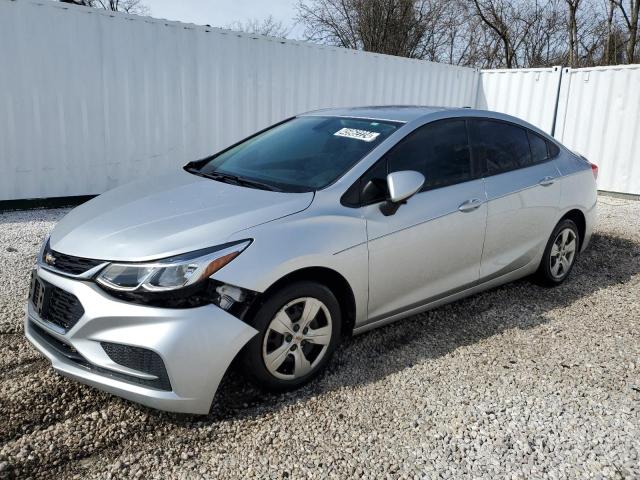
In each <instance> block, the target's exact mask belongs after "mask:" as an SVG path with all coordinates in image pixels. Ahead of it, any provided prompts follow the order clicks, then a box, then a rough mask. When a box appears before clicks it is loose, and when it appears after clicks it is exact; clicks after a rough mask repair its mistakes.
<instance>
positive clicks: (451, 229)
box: [363, 119, 487, 321]
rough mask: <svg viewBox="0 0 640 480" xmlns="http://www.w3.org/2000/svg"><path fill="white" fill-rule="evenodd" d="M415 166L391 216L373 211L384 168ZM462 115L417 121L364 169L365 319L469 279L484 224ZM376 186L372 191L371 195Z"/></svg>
mask: <svg viewBox="0 0 640 480" xmlns="http://www.w3.org/2000/svg"><path fill="white" fill-rule="evenodd" d="M403 170H415V171H419V172H420V173H422V174H423V175H424V176H425V178H426V182H425V185H424V188H423V190H422V191H421V192H419V193H417V194H416V195H414V196H413V197H411V198H410V199H409V200H408V201H407V203H406V204H405V205H402V206H400V208H399V209H398V210H397V211H396V212H395V213H394V214H393V215H391V216H385V215H384V214H383V213H382V212H381V210H380V205H381V201H382V200H383V199H384V195H381V192H382V191H383V190H384V188H385V185H386V183H385V177H386V175H387V173H391V172H396V171H403ZM477 173H478V172H477V171H476V169H475V168H474V166H473V163H472V160H471V155H470V150H469V145H468V139H467V130H466V124H465V120H464V119H450V120H440V121H437V122H433V123H429V124H426V125H425V126H423V127H419V128H418V129H416V130H415V131H414V132H412V133H411V134H409V135H408V136H407V137H406V138H405V139H403V140H401V141H400V142H399V143H398V144H397V145H396V146H395V147H394V148H393V149H392V150H390V151H389V153H387V155H386V156H385V157H384V158H383V159H381V161H380V162H379V163H378V164H377V165H376V166H375V167H374V168H373V169H372V170H371V171H370V172H369V174H368V175H369V177H368V178H365V179H363V180H364V182H365V188H364V192H365V197H366V195H371V196H370V197H369V198H365V203H369V205H368V206H365V207H364V209H365V211H364V216H365V219H366V221H367V235H368V240H369V241H368V246H369V318H370V320H372V321H375V320H376V319H378V318H383V317H388V316H392V315H394V314H396V313H400V312H402V311H404V310H407V309H410V308H413V307H418V306H420V305H422V304H424V303H426V302H427V300H429V299H434V298H436V297H440V296H446V295H447V294H449V293H452V292H453V291H455V290H459V289H461V288H463V287H464V286H465V285H469V284H471V283H473V282H475V281H477V279H478V277H479V268H480V259H481V255H482V242H483V239H484V231H485V222H486V213H487V210H486V204H485V201H484V199H485V192H484V186H483V181H482V179H478V178H477ZM376 192H377V195H378V196H377V197H376Z"/></svg>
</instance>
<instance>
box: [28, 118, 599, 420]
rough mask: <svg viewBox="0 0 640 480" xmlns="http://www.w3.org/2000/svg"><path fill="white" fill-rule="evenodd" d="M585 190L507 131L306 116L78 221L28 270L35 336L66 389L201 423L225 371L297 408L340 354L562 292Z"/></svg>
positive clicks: (567, 167)
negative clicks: (526, 290) (406, 322)
mask: <svg viewBox="0 0 640 480" xmlns="http://www.w3.org/2000/svg"><path fill="white" fill-rule="evenodd" d="M596 176H597V167H596V166H595V165H593V164H591V163H589V162H588V161H587V160H586V159H584V158H583V157H581V156H579V155H576V154H574V153H572V152H570V151H569V150H567V149H566V148H565V147H563V146H562V145H561V144H559V143H558V142H557V141H556V140H555V139H554V138H552V137H550V136H548V135H547V134H545V133H544V132H542V131H540V130H538V129H537V128H535V127H533V126H532V125H529V124H527V123H525V122H523V121H521V120H518V119H517V118H513V117H510V116H507V115H502V114H498V113H492V112H487V111H478V110H470V109H445V108H428V107H365V108H349V109H334V110H323V111H316V112H311V113H307V114H303V115H299V116H296V117H294V118H290V119H287V120H285V121H283V122H280V123H278V124H276V125H274V126H272V127H270V128H267V129H266V130H263V131H261V132H258V133H256V134H255V135H253V136H251V137H249V138H247V139H245V140H243V141H241V142H239V143H237V144H235V145H232V146H231V147H229V148H227V149H225V150H223V151H221V152H219V153H217V154H215V155H212V156H210V157H207V158H204V159H201V160H198V161H193V162H191V163H189V164H187V165H186V166H184V167H183V168H176V169H175V170H174V171H170V172H168V173H166V174H164V175H161V176H158V177H156V178H145V179H143V180H139V181H136V182H133V183H130V184H128V185H125V186H121V187H119V188H116V189H114V190H111V191H109V192H107V193H104V194H103V195H100V196H99V197H97V198H95V199H93V200H91V201H89V202H87V203H85V204H84V205H82V206H80V207H78V208H76V209H75V210H73V211H72V212H70V213H69V214H68V215H67V216H66V217H64V218H63V219H62V220H61V221H60V222H59V223H58V224H57V225H56V227H55V228H54V230H53V231H52V233H51V235H50V237H48V238H47V239H46V241H45V243H44V244H43V246H42V249H41V252H40V253H39V255H38V258H37V264H36V266H35V268H34V270H33V274H32V278H31V290H30V294H29V301H28V308H27V310H28V314H27V318H26V322H25V330H26V335H27V337H28V338H29V340H30V341H31V342H32V343H33V344H34V345H35V346H36V347H37V348H38V349H39V350H40V351H42V353H43V354H44V355H46V356H47V357H48V358H49V360H50V361H51V363H52V364H53V368H54V369H55V370H56V371H58V372H59V373H61V374H63V375H66V376H68V377H71V378H74V379H76V380H78V381H80V382H83V383H86V384H89V385H92V386H94V387H97V388H100V389H102V390H105V391H107V392H111V393H113V394H116V395H120V396H122V397H125V398H127V399H130V400H133V401H136V402H140V403H142V404H145V405H149V406H151V407H155V408H159V409H163V410H170V411H177V412H189V413H207V412H208V411H209V409H210V406H211V403H212V400H213V397H214V394H215V392H216V389H217V387H218V384H219V382H220V380H221V378H222V376H223V375H224V374H225V372H226V370H227V368H228V367H229V365H230V363H231V362H232V360H234V359H235V358H236V357H239V362H238V363H239V364H240V365H241V366H242V368H243V369H244V371H245V372H246V376H247V377H248V378H250V379H251V380H252V381H254V382H255V383H256V384H257V385H259V386H261V387H263V388H266V389H271V390H284V389H291V388H295V387H297V386H299V385H302V384H304V383H306V382H308V381H309V380H310V379H312V378H313V377H315V376H316V375H317V374H318V373H319V372H320V371H321V370H322V369H323V368H324V367H325V366H326V365H327V362H329V361H330V359H331V355H332V353H333V352H334V350H335V348H336V346H337V345H338V344H339V342H340V339H341V338H342V337H343V336H345V335H351V334H355V333H360V332H364V331H366V330H369V329H371V328H375V327H378V326H381V325H384V324H386V323H389V322H392V321H395V320H399V319H401V318H404V317H407V316H410V315H413V314H415V313H417V312H421V311H424V310H427V309H430V308H434V307H437V306H439V305H442V304H444V303H448V302H451V301H454V300H456V299H459V298H462V297H464V296H467V295H471V294H473V293H476V292H479V291H481V290H484V289H487V288H491V287H494V286H496V285H499V284H503V283H505V282H509V281H512V280H515V279H517V278H521V277H524V276H528V275H533V276H534V277H535V278H536V279H537V280H538V281H539V282H541V283H543V284H545V285H549V286H553V285H558V284H560V283H562V282H563V281H564V280H565V279H566V278H567V276H568V275H569V273H570V272H571V268H572V267H573V265H574V263H575V261H576V258H577V257H578V254H579V252H581V251H582V250H584V248H585V247H586V246H587V243H588V242H589V238H590V236H591V231H592V227H593V223H594V217H595V205H596V178H595V177H596Z"/></svg>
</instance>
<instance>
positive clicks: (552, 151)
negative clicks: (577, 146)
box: [547, 142, 560, 158]
mask: <svg viewBox="0 0 640 480" xmlns="http://www.w3.org/2000/svg"><path fill="white" fill-rule="evenodd" d="M547 147H548V148H549V158H555V157H557V156H558V155H559V154H560V149H559V148H558V146H557V145H556V144H555V143H552V142H547Z"/></svg>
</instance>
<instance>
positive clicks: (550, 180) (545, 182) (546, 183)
mask: <svg viewBox="0 0 640 480" xmlns="http://www.w3.org/2000/svg"><path fill="white" fill-rule="evenodd" d="M554 181H555V178H553V177H544V178H543V179H542V180H540V181H539V182H538V185H542V186H543V187H548V186H549V185H553V182H554Z"/></svg>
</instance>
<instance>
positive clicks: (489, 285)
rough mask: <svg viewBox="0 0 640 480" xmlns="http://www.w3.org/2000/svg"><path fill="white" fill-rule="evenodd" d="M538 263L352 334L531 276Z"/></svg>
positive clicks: (385, 318)
mask: <svg viewBox="0 0 640 480" xmlns="http://www.w3.org/2000/svg"><path fill="white" fill-rule="evenodd" d="M539 262H540V259H537V261H533V262H531V263H529V264H527V265H524V266H522V267H520V268H519V269H517V270H514V271H512V272H510V273H507V274H505V275H501V276H499V277H496V278H492V279H490V280H487V281H486V282H483V283H480V284H477V285H473V286H470V287H464V288H463V289H462V290H460V291H457V292H454V293H451V294H448V295H445V296H443V297H440V298H436V299H430V300H428V301H427V302H426V303H424V304H422V305H418V306H416V307H410V308H409V309H407V310H404V311H402V312H398V313H394V314H392V315H390V316H388V317H383V318H378V319H374V320H372V321H369V322H368V323H365V324H363V325H358V326H356V327H355V328H354V329H353V334H354V335H358V334H360V333H364V332H367V331H369V330H372V329H374V328H378V327H381V326H383V325H387V324H389V323H392V322H395V321H396V320H400V319H403V318H407V317H410V316H412V315H416V314H418V313H422V312H426V311H427V310H432V309H434V308H437V307H440V306H442V305H446V304H447V303H451V302H455V301H456V300H460V299H462V298H465V297H468V296H470V295H473V294H475V293H479V292H482V291H484V290H488V289H490V288H493V287H497V286H499V285H503V284H505V283H509V282H513V281H514V280H518V279H520V278H523V277H526V276H527V275H531V274H532V273H534V272H535V271H536V269H537V268H538V263H539Z"/></svg>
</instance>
